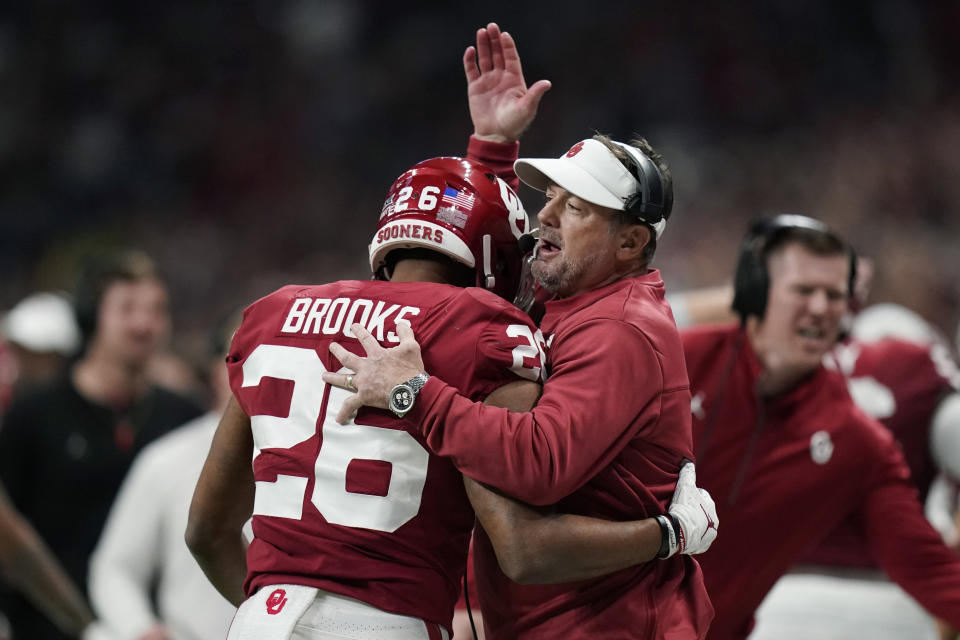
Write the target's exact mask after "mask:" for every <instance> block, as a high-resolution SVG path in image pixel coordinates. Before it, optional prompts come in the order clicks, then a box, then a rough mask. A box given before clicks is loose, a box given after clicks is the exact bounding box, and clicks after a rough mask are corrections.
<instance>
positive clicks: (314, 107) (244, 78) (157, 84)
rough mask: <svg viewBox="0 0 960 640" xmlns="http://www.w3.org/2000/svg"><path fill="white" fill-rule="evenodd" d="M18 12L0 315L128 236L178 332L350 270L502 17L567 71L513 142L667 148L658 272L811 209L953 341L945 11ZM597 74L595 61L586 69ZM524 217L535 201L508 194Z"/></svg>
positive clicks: (457, 130) (896, 4)
mask: <svg viewBox="0 0 960 640" xmlns="http://www.w3.org/2000/svg"><path fill="white" fill-rule="evenodd" d="M523 7H524V9H523V11H517V10H515V8H514V6H513V5H511V4H509V3H506V2H492V3H484V4H483V5H482V6H478V7H476V8H464V7H458V6H454V5H450V4H449V3H443V2H419V3H399V4H398V3H382V2H370V1H367V2H353V1H349V0H285V1H282V2H259V1H255V2H245V3H239V4H238V3H223V2H210V1H200V2H189V3H188V2H182V1H173V2H167V3H159V4H157V3H151V4H148V5H143V4H137V5H130V4H129V3H122V2H117V1H115V0H95V1H93V2H85V3H81V4H76V3H65V2H61V1H56V0H40V1H38V2H31V3H11V4H9V6H6V7H5V8H4V9H3V10H2V12H0V80H2V82H3V86H4V88H5V91H4V94H5V97H4V100H3V104H2V106H0V180H2V190H0V230H2V233H0V273H3V275H4V277H3V278H2V279H0V309H9V308H11V307H12V306H13V305H14V303H16V302H17V301H18V300H20V299H21V298H23V297H24V296H25V295H27V294H28V293H30V292H32V291H35V290H42V289H62V290H69V289H70V288H71V287H72V284H73V278H74V277H75V276H74V273H75V269H76V265H77V261H78V259H79V257H80V256H82V255H84V254H86V253H89V252H97V251H99V250H102V249H103V248H105V247H108V246H116V245H121V244H134V245H136V246H138V247H140V248H142V249H144V250H146V251H147V252H148V253H150V254H151V255H152V256H153V257H154V258H155V259H156V260H157V261H158V263H159V265H160V267H161V269H162V270H163V271H164V273H165V275H166V276H167V278H168V280H169V283H170V288H171V304H172V311H173V315H174V327H175V329H176V331H175V333H174V345H175V347H176V349H177V350H178V351H179V352H181V353H183V354H190V353H198V352H201V353H202V348H200V347H201V346H202V340H203V337H204V336H205V335H206V334H205V331H206V328H207V327H209V325H210V324H211V323H212V322H214V321H215V320H216V319H217V318H220V317H222V316H223V315H224V314H225V313H227V312H228V311H229V310H231V309H233V308H234V307H236V306H237V305H240V304H243V303H245V302H247V301H249V300H251V299H253V298H255V297H258V296H260V295H264V294H265V293H267V292H269V291H271V290H272V289H273V288H275V287H276V286H277V285H279V284H281V283H283V282H295V281H311V282H312V281H321V280H333V279H337V278H341V277H359V278H364V277H366V275H367V267H366V256H365V255H363V254H362V252H357V251H356V250H355V247H357V246H362V245H363V244H364V243H366V242H367V240H368V236H369V234H370V232H371V230H372V229H373V228H374V223H375V218H374V215H375V214H376V212H378V211H379V210H380V203H381V201H382V198H383V196H384V185H386V184H389V181H390V179H392V177H393V176H394V175H396V173H397V172H398V171H399V170H400V169H401V168H403V167H405V166H407V165H409V163H410V162H412V161H414V160H416V159H419V158H423V157H428V156H431V155H436V154H437V153H449V154H462V153H463V151H464V147H465V144H466V135H467V133H468V132H469V118H468V115H467V110H466V105H465V104H464V100H463V79H462V71H461V69H460V68H459V65H458V64H457V63H456V58H455V57H454V58H451V57H450V55H449V54H446V55H437V52H441V51H442V52H450V51H457V50H459V49H460V48H461V47H462V46H463V42H465V41H468V40H469V37H470V34H471V33H472V30H473V28H474V26H475V25H476V24H482V23H485V22H486V21H487V20H491V19H495V20H498V21H499V22H500V23H501V24H503V25H506V28H507V29H509V30H510V31H511V33H513V34H514V35H515V37H516V39H517V41H518V44H519V45H520V47H521V48H522V49H523V50H524V51H525V55H526V60H525V62H526V65H525V66H526V73H527V76H528V81H530V82H532V81H534V80H536V79H539V78H543V77H546V78H549V79H550V80H552V81H553V86H554V88H553V89H552V91H551V93H550V94H549V95H548V96H547V98H546V100H545V101H544V104H543V108H542V109H541V112H540V118H539V120H538V122H537V123H536V125H535V126H534V128H533V129H532V130H531V131H529V132H528V134H527V135H526V136H525V137H524V140H523V149H524V150H525V152H526V153H536V154H544V155H554V154H558V153H560V152H561V151H562V149H558V148H555V146H556V145H555V143H554V142H553V140H555V139H557V138H558V137H559V138H561V139H568V138H570V139H574V138H578V137H582V136H585V135H587V134H589V133H590V129H596V130H599V131H601V132H605V133H611V134H614V135H616V136H620V137H626V136H628V135H630V134H631V133H633V132H639V133H642V134H644V135H646V136H647V137H648V138H649V139H650V140H651V141H652V142H653V143H654V144H656V145H657V146H658V147H659V148H661V149H662V150H663V151H664V154H665V156H666V157H667V158H669V159H670V160H671V162H672V168H673V171H674V175H675V178H676V185H677V195H676V206H675V215H674V218H673V222H672V227H673V230H672V232H671V233H668V234H667V235H666V236H665V237H664V240H663V243H664V244H665V247H664V248H665V250H664V251H662V252H661V255H662V256H663V258H662V259H660V261H659V264H658V266H659V267H660V268H661V269H662V271H663V273H664V277H665V280H666V282H667V285H668V287H670V288H671V289H674V290H676V289H678V288H687V287H693V286H703V285H711V284H719V282H718V278H721V277H722V276H720V275H718V274H726V273H729V272H730V267H732V258H731V256H732V255H733V247H734V246H735V243H736V239H737V238H738V237H739V236H740V234H741V233H742V232H743V230H744V228H745V224H746V221H747V220H749V219H750V218H752V217H754V216H755V215H757V214H758V213H761V212H779V211H793V212H802V213H807V214H810V215H814V216H817V217H820V218H822V219H824V220H826V221H828V222H829V223H831V224H832V225H833V226H834V227H835V228H837V229H838V230H839V231H840V232H842V233H846V234H849V235H850V236H851V237H853V238H854V241H855V243H856V245H857V248H858V249H859V250H860V251H861V252H862V253H865V254H868V255H871V256H873V257H874V258H876V259H877V263H878V271H879V274H878V278H877V281H876V282H877V284H876V287H875V300H878V301H884V300H896V301H898V302H901V303H903V304H906V305H907V306H909V307H911V308H912V309H914V310H916V311H917V312H919V313H920V314H921V315H923V316H924V317H926V318H928V319H929V320H931V321H932V322H933V323H934V324H935V325H937V326H938V327H940V328H941V329H942V330H943V331H945V332H947V333H950V334H952V333H953V330H954V327H955V326H956V321H957V318H958V317H960V282H958V280H957V278H955V277H954V276H953V275H952V274H953V270H952V269H951V268H950V267H951V264H952V263H953V256H952V252H951V249H952V244H953V242H954V238H956V237H957V232H958V230H960V229H958V227H960V216H957V215H956V213H955V212H956V210H957V209H958V204H960V179H958V178H960V176H958V173H960V164H958V163H957V162H956V161H955V152H954V149H956V148H957V146H958V143H960V109H958V108H957V106H958V101H960V97H958V96H957V93H956V89H955V86H954V84H953V83H952V82H951V79H952V75H953V69H955V68H956V66H957V63H958V62H960V60H958V58H960V48H957V47H956V46H955V45H953V37H952V34H953V33H955V32H956V31H957V29H958V27H960V7H958V6H957V5H956V3H952V2H946V1H940V2H936V1H935V2H911V1H908V0H878V1H874V2H854V3H843V4H841V5H837V4H836V3H830V2H825V1H820V2H813V3H799V4H798V3H794V2H763V3H761V2H751V3H735V4H734V5H731V4H730V3H687V4H685V5H683V6H682V7H680V6H677V5H676V4H675V3H667V2H650V3H635V2H626V1H621V2H609V3H598V4H597V6H596V7H592V8H591V11H589V12H584V11H582V10H580V8H579V5H573V4H572V3H570V4H569V5H567V4H565V3H554V2H531V3H525V4H524V5H523ZM598 70H599V71H598ZM522 196H523V197H524V198H526V199H527V208H528V209H530V210H535V209H536V207H537V205H538V195H537V194H535V193H534V192H532V191H526V192H524V193H523V194H522Z"/></svg>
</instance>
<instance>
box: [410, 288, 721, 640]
mask: <svg viewBox="0 0 960 640" xmlns="http://www.w3.org/2000/svg"><path fill="white" fill-rule="evenodd" d="M541 328H542V330H543V332H544V334H545V335H546V340H545V342H546V344H547V345H549V348H548V350H547V367H548V370H549V378H548V379H547V382H546V384H545V386H544V391H543V396H542V397H541V399H540V401H539V403H538V404H537V406H536V407H535V408H534V409H533V411H532V412H529V413H522V414H521V413H511V412H508V411H506V410H503V409H497V408H493V407H488V406H483V405H480V404H474V403H472V402H470V401H469V400H468V399H466V398H464V397H463V396H459V395H457V393H456V391H455V389H453V388H452V387H449V386H447V385H445V384H444V383H442V382H440V381H439V380H436V379H435V378H431V379H430V380H429V381H428V382H427V384H426V386H425V387H424V388H423V390H422V391H421V393H420V398H419V399H418V402H417V404H416V406H415V407H414V409H413V411H412V412H411V413H410V414H409V415H408V418H410V419H411V420H412V421H414V422H417V423H418V424H419V425H420V429H421V432H422V433H423V434H424V436H425V438H426V441H427V444H428V446H429V447H430V448H431V450H433V451H434V452H436V453H438V454H439V455H442V456H447V457H449V458H451V459H452V460H453V462H454V464H456V466H457V467H458V468H459V469H460V470H461V471H463V472H464V473H465V474H466V475H469V476H471V477H473V478H475V479H477V480H480V481H481V482H485V483H488V484H491V485H493V486H496V487H498V488H500V489H502V490H503V491H505V492H507V493H509V494H511V495H514V496H516V497H518V498H520V499H521V500H524V501H526V502H530V503H534V504H553V503H556V504H557V509H558V510H559V511H561V512H565V513H577V514H582V515H590V516H597V517H603V518H609V519H615V520H628V519H640V518H646V517H650V516H654V515H657V514H660V513H664V512H665V510H666V507H667V504H668V503H669V501H670V498H671V496H672V494H673V489H674V486H675V484H676V481H677V474H678V471H679V468H680V463H681V461H682V459H683V458H685V457H686V458H689V457H691V456H692V452H691V442H690V431H689V421H690V417H689V416H690V414H689V402H690V395H689V389H688V385H687V377H686V371H685V367H684V362H683V358H682V357H681V345H680V340H679V335H678V333H677V329H676V326H675V325H674V322H673V316H672V314H671V313H670V310H669V306H668V305H667V304H666V302H665V301H664V300H663V283H662V281H661V280H660V275H659V273H658V272H656V271H652V272H650V273H649V274H647V275H645V276H640V277H636V278H628V279H624V280H621V281H618V282H615V283H613V284H610V285H607V286H605V287H602V288H600V289H597V290H595V291H591V292H588V293H584V294H580V295H578V296H574V297H572V298H567V299H563V300H556V301H551V302H549V303H547V311H546V316H545V317H544V320H543V323H542V325H541ZM475 552H476V557H477V563H478V571H477V582H478V590H479V591H480V594H479V595H480V601H481V605H482V606H483V610H484V620H485V623H486V625H487V630H488V633H490V635H491V637H493V638H499V637H503V638H509V637H517V636H518V635H522V636H523V637H567V638H580V637H583V638H586V637H603V638H621V637H623V638H627V637H629V638H636V637H650V638H653V637H663V634H664V633H665V632H667V631H668V630H677V631H680V635H677V636H670V635H667V637H677V638H698V637H702V636H703V634H704V632H705V630H706V627H707V625H708V623H709V619H710V615H711V612H710V604H709V601H708V599H707V598H706V594H705V592H704V589H703V585H702V580H701V577H700V572H699V569H698V567H697V564H696V562H695V561H694V560H693V559H692V558H690V557H687V556H680V557H674V558H671V559H670V560H666V561H662V562H661V561H657V562H650V563H647V564H644V565H641V566H638V567H633V568H631V569H627V570H624V571H620V572H617V573H614V574H611V575H609V576H605V577H603V578H598V579H594V580H587V581H581V582H577V583H574V584H565V585H552V586H519V585H516V584H514V583H512V582H510V581H509V580H508V579H506V578H505V577H504V576H503V575H502V574H501V573H500V572H499V570H498V569H497V568H496V559H495V558H494V557H493V553H492V550H490V549H489V544H484V543H483V538H480V539H479V541H478V544H477V547H476V548H475ZM681 630H682V631H681Z"/></svg>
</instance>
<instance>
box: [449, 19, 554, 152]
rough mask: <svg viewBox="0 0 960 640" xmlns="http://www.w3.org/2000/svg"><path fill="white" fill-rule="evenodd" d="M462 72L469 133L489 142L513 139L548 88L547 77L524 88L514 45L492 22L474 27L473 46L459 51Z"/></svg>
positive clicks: (521, 70) (531, 114)
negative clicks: (464, 76) (475, 30)
mask: <svg viewBox="0 0 960 640" xmlns="http://www.w3.org/2000/svg"><path fill="white" fill-rule="evenodd" d="M463 71H464V74H466V76H467V99H468V101H469V104H470V119H471V120H472V121H473V135H474V136H476V137H477V138H480V139H482V140H488V141H491V142H516V141H517V140H518V139H519V138H520V134H521V133H523V131H524V129H526V128H527V127H528V126H529V125H530V123H531V122H533V119H534V117H535V116H536V115H537V107H538V106H539V105H540V98H542V97H543V94H544V93H546V92H547V90H548V89H549V88H550V81H549V80H539V81H537V82H535V83H533V85H531V86H530V87H529V88H528V87H527V83H526V81H524V79H523V69H522V68H521V66H520V55H519V54H518V53H517V45H516V44H515V43H514V41H513V38H512V37H511V36H510V34H509V33H506V32H502V33H501V31H500V27H498V26H497V24H496V23H495V22H491V23H490V24H488V25H487V26H486V27H485V28H482V29H478V30H477V46H476V47H467V50H466V51H465V52H464V54H463Z"/></svg>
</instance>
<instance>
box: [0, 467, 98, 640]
mask: <svg viewBox="0 0 960 640" xmlns="http://www.w3.org/2000/svg"><path fill="white" fill-rule="evenodd" d="M0 574H2V576H3V578H4V579H5V580H7V581H8V582H9V583H10V584H11V585H12V586H14V587H15V588H17V589H18V590H20V591H21V592H22V593H23V594H24V595H25V596H26V597H27V598H29V599H30V601H31V602H32V603H33V604H34V605H35V606H36V607H37V609H39V610H40V611H42V612H43V613H44V614H45V615H47V616H48V617H49V618H50V620H51V621H52V622H53V623H54V624H55V625H56V626H57V628H59V629H60V630H62V631H63V633H65V634H67V636H68V637H71V638H80V637H81V634H82V633H83V632H84V630H86V631H87V634H88V635H84V636H82V637H83V638H84V639H85V640H94V638H98V637H99V636H94V635H90V634H92V633H93V613H92V612H91V611H90V607H89V605H88V604H87V602H86V600H84V598H83V594H82V593H81V592H80V589H79V588H78V587H77V586H76V585H75V584H74V583H73V581H72V580H71V579H70V577H69V576H67V575H66V572H65V571H64V570H63V567H61V566H60V563H59V562H57V560H56V558H54V557H53V554H52V553H51V552H50V549H48V548H47V546H46V545H45V544H44V542H43V540H41V539H40V536H38V535H37V532H36V531H35V530H34V529H33V527H31V526H30V523H29V522H27V521H26V520H25V519H24V518H23V516H22V515H20V513H19V512H17V510H16V509H15V508H14V507H13V505H12V504H10V500H9V498H8V497H7V493H6V491H4V489H3V486H2V485H0ZM10 634H11V630H10V623H9V622H8V621H7V619H6V616H5V615H3V612H2V611H0V640H8V639H9V638H11V635H10ZM19 637H22V636H19Z"/></svg>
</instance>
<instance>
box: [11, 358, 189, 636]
mask: <svg viewBox="0 0 960 640" xmlns="http://www.w3.org/2000/svg"><path fill="white" fill-rule="evenodd" d="M200 413H201V409H200V407H199V406H197V405H196V404H195V403H194V402H193V401H191V400H188V399H186V398H184V397H182V396H180V395H178V394H175V393H173V392H171V391H167V390H165V389H162V388H159V387H153V388H151V389H150V390H149V391H148V392H147V393H146V394H145V395H144V396H143V397H142V398H140V399H138V400H137V401H136V402H134V403H133V404H132V405H130V406H128V407H118V408H113V407H108V406H103V405H99V404H95V403H93V402H91V401H89V400H88V399H86V398H85V397H84V396H82V395H81V394H80V393H79V392H78V391H77V389H76V387H74V385H73V383H72V381H71V380H70V379H69V377H68V376H64V377H62V378H61V379H59V380H58V381H56V382H55V383H53V384H52V385H51V386H49V387H46V388H44V389H41V390H38V391H36V392H34V393H32V394H30V395H28V396H25V397H22V398H20V399H18V400H16V401H14V403H13V405H12V406H11V407H10V410H9V411H8V412H7V414H6V415H5V416H4V419H3V424H2V426H0V480H2V482H3V484H4V486H5V487H6V489H7V491H8V492H9V494H10V497H11V499H12V500H13V502H14V504H15V505H16V507H17V508H18V509H19V510H20V511H21V513H23V515H24V516H25V517H26V518H27V519H28V520H29V521H30V522H31V524H33V526H34V527H35V528H36V529H37V532H38V533H39V534H40V536H41V537H42V538H43V539H44V541H45V542H46V543H47V545H48V546H49V547H50V548H51V550H52V551H53V553H54V554H55V555H56V556H57V558H58V559H59V560H60V562H61V563H62V564H63V566H64V568H65V569H66V571H67V573H68V574H69V575H70V577H71V578H72V579H73V580H74V581H75V582H76V585H77V586H78V587H79V588H80V589H81V590H82V591H84V592H85V591H86V587H87V563H88V561H89V558H90V554H91V553H92V552H93V549H94V547H95V546H96V544H97V541H98V539H99V537H100V532H101V530H102V529H103V525H104V522H105V521H106V518H107V514H108V513H109V511H110V506H111V505H112V504H113V499H114V497H115V496H116V493H117V491H118V490H119V488H120V484H121V482H122V481H123V478H124V476H125V475H126V473H127V470H128V469H129V468H130V464H131V463H132V462H133V458H134V457H135V456H136V454H137V453H138V452H139V451H140V450H141V449H142V448H143V447H144V446H145V445H146V444H148V443H149V442H151V441H153V440H155V439H156V438H157V437H159V436H161V435H163V434H164V433H166V432H168V431H170V430H171V429H172V428H174V427H176V426H179V425H181V424H183V423H184V422H187V421H188V420H191V419H193V418H195V417H197V416H198V415H200ZM0 609H2V610H3V611H5V612H6V614H7V617H9V618H10V621H11V623H12V626H13V629H14V634H15V637H16V638H37V639H46V638H51V639H53V638H65V637H67V636H64V635H62V634H60V633H59V632H57V630H56V628H55V627H54V626H53V625H52V624H50V623H49V622H47V621H46V619H45V618H44V617H43V615H42V614H41V613H39V612H38V611H37V610H36V609H34V608H33V606H32V605H30V604H29V602H28V601H27V600H26V599H24V598H22V597H21V596H18V595H15V594H11V593H5V594H3V596H2V598H0Z"/></svg>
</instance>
